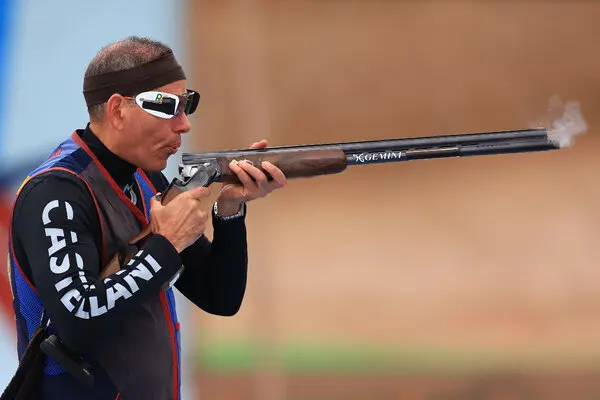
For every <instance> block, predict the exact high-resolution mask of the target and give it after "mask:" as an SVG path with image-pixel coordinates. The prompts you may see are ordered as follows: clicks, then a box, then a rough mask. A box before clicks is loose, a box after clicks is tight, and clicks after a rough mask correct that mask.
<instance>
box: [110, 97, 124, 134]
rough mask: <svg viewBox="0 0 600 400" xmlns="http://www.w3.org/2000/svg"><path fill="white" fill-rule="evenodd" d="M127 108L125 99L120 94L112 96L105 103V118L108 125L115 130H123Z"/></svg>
mask: <svg viewBox="0 0 600 400" xmlns="http://www.w3.org/2000/svg"><path fill="white" fill-rule="evenodd" d="M127 106H128V104H127V99H126V98H124V97H123V96H121V95H120V94H113V95H112V96H110V98H109V99H108V101H107V102H106V107H105V116H106V119H107V121H108V123H109V124H110V125H111V126H112V127H113V128H114V129H115V130H122V129H123V128H124V126H125V115H126V114H127V112H126V108H127Z"/></svg>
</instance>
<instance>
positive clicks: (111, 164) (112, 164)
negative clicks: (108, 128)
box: [80, 123, 137, 188]
mask: <svg viewBox="0 0 600 400" xmlns="http://www.w3.org/2000/svg"><path fill="white" fill-rule="evenodd" d="M80 136H81V139H82V140H83V141H84V142H85V144H87V146H88V147H89V148H90V150H91V151H92V152H93V153H94V155H95V156H96V157H97V158H98V160H99V161H100V163H101V164H102V166H104V168H106V170H107V171H108V173H109V174H110V175H111V177H112V178H113V179H114V180H115V182H116V183H117V185H119V187H121V188H123V187H124V186H125V185H127V184H129V183H131V181H132V180H133V179H134V176H133V174H134V173H135V171H136V170H137V167H136V166H135V165H133V164H131V163H129V162H127V161H125V160H123V159H122V158H121V157H119V156H117V155H116V154H115V153H113V152H112V151H110V150H109V149H108V148H107V147H106V146H105V145H104V143H102V141H101V140H100V139H99V138H98V136H96V134H95V133H94V132H92V130H91V129H90V124H89V123H88V124H87V126H86V127H85V129H84V130H83V132H81V134H80Z"/></svg>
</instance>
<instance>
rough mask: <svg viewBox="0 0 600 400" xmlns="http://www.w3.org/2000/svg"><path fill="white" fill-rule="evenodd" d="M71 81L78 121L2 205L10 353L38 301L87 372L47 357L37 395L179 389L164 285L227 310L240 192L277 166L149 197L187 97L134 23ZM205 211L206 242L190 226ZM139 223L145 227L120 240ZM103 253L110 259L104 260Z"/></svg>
mask: <svg viewBox="0 0 600 400" xmlns="http://www.w3.org/2000/svg"><path fill="white" fill-rule="evenodd" d="M83 87H84V90H83V93H84V97H85V100H86V105H87V107H88V111H89V114H90V123H89V124H88V125H87V126H86V128H85V129H80V130H76V131H75V132H73V134H72V135H71V136H70V137H69V138H68V139H67V140H65V141H64V142H63V143H61V144H60V145H59V146H58V147H57V148H56V149H55V150H54V151H53V152H52V154H51V155H50V157H49V158H48V159H47V160H46V161H45V162H44V163H43V164H42V165H41V166H40V167H39V168H38V169H36V170H35V171H32V173H31V174H30V175H29V176H28V178H27V179H26V180H25V182H24V183H23V185H22V186H21V188H20V189H19V191H18V196H17V199H16V202H15V205H14V210H13V217H12V225H11V234H10V265H9V268H10V277H11V285H12V290H13V296H14V310H15V315H16V325H17V333H18V354H19V357H22V355H23V353H24V350H25V348H26V346H27V344H28V342H29V340H31V337H32V335H33V332H34V331H35V329H36V328H37V327H38V326H40V321H41V320H42V312H43V313H44V314H43V316H44V319H43V321H44V322H46V321H47V319H49V321H50V325H49V331H50V332H51V333H55V334H56V336H57V337H58V338H59V339H60V340H61V342H62V343H63V344H64V345H65V346H66V347H67V348H68V349H70V350H72V351H74V352H76V353H77V354H80V355H81V356H83V357H84V358H85V360H86V361H87V362H88V363H89V364H90V365H91V367H92V373H93V375H94V379H95V383H94V387H92V388H88V387H86V386H85V385H82V384H81V383H80V382H79V381H78V380H77V379H76V378H74V377H73V376H72V375H71V374H69V373H67V372H65V368H64V365H61V364H59V363H58V362H57V361H56V360H53V359H51V358H49V359H48V360H47V363H46V365H45V369H44V376H43V380H42V385H41V392H42V393H41V395H40V397H39V398H41V399H61V400H67V399H89V400H92V399H103V400H104V399H116V398H118V399H120V400H129V399H148V400H149V399H161V400H165V399H179V397H180V392H179V387H180V371H179V367H180V349H179V323H178V322H177V315H176V311H175V299H174V296H173V291H172V290H173V289H172V285H174V286H175V288H177V289H178V290H179V291H180V292H181V293H182V294H183V295H184V296H185V297H187V299H189V300H190V301H191V302H193V303H194V304H195V305H196V306H198V307H199V308H201V309H202V310H204V311H206V312H208V313H211V314H215V315H222V316H232V315H234V314H236V313H237V311H238V310H239V308H240V305H241V303H242V299H243V297H244V292H245V287H246V272H247V247H246V245H247V242H246V228H245V212H246V203H247V202H249V201H252V200H254V199H257V198H262V197H264V196H266V195H267V194H269V193H270V192H272V191H273V190H275V189H278V188H281V187H283V186H284V185H285V183H286V178H285V176H284V174H283V173H282V172H281V171H280V170H279V169H278V168H276V167H275V166H274V165H272V164H269V163H264V164H263V165H262V167H263V168H264V170H266V171H267V172H269V174H270V175H271V176H272V177H273V179H272V180H267V178H266V176H265V174H264V173H263V172H262V171H261V170H260V169H259V168H257V167H256V166H253V165H251V164H249V163H245V162H243V161H241V160H240V161H239V162H232V164H231V165H230V168H231V170H232V171H233V172H234V173H235V174H236V175H237V176H238V178H239V180H240V182H241V183H240V184H228V185H224V186H223V187H222V188H221V190H220V192H219V195H218V197H217V200H216V202H215V204H214V207H211V205H208V204H205V202H203V200H202V199H203V198H205V197H207V196H208V194H209V190H208V188H197V189H193V190H189V191H187V192H184V193H182V194H180V195H179V196H177V197H176V198H174V199H173V200H171V201H170V202H168V203H167V204H166V205H164V204H161V202H160V201H159V200H158V199H157V197H156V196H155V195H156V194H157V193H162V192H163V191H164V190H165V189H166V188H167V185H168V181H167V179H166V178H165V176H164V175H163V174H162V173H161V172H160V171H161V170H163V169H164V168H165V167H166V165H167V159H168V158H169V157H170V156H171V155H173V154H174V153H175V152H176V151H177V150H178V149H179V147H180V145H181V135H183V134H184V133H186V132H188V131H189V130H190V122H189V120H188V117H187V114H188V113H192V112H194V110H195V108H196V106H197V104H198V99H199V96H198V94H197V93H195V92H193V91H190V90H188V89H187V88H186V78H185V74H184V72H183V69H182V68H181V66H180V65H179V64H178V63H177V61H176V59H175V57H174V56H173V53H172V51H171V49H169V48H168V47H167V46H165V45H164V44H161V43H159V42H156V41H152V40H149V39H145V38H139V37H129V38H126V39H124V40H121V41H119V42H117V43H114V44H111V45H108V46H107V47H105V48H103V49H102V50H101V51H100V52H99V53H98V54H97V55H96V57H94V59H93V60H92V61H91V62H90V64H89V66H88V68H87V71H86V73H85V77H84V83H83ZM266 145H267V143H266V141H261V142H257V143H255V144H253V145H252V147H255V148H261V147H265V146H266ZM209 213H210V214H211V218H212V222H213V228H214V233H213V241H212V243H211V242H209V240H208V239H207V238H206V236H204V230H205V226H206V223H207V220H208V216H209ZM147 226H150V227H151V230H152V235H151V236H150V237H149V238H148V239H147V240H145V241H143V242H139V243H137V245H131V244H130V239H131V238H133V237H134V236H136V235H137V234H138V233H139V232H140V231H142V230H143V229H144V228H146V227H147ZM126 254H130V255H131V254H133V255H134V256H133V258H131V259H129V258H126V257H124V256H125V255H126ZM121 256H123V257H121ZM113 259H118V260H121V264H120V265H119V267H118V268H116V269H115V270H114V271H113V270H110V269H108V268H107V265H108V264H109V263H110V260H113ZM182 266H183V267H184V269H183V270H181V268H182ZM115 271H116V272H115ZM173 282H174V283H173ZM46 317H47V318H46Z"/></svg>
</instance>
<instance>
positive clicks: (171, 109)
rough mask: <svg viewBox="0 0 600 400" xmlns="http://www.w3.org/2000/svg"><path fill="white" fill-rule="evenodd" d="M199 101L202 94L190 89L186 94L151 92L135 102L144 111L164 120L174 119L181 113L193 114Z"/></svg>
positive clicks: (136, 98) (142, 95)
mask: <svg viewBox="0 0 600 400" xmlns="http://www.w3.org/2000/svg"><path fill="white" fill-rule="evenodd" d="M199 101H200V94H199V93H196V92H194V91H193V90H189V89H188V90H187V92H186V93H184V94H173V93H165V92H155V91H151V92H142V93H140V94H138V95H137V96H135V102H136V103H137V105H138V106H140V108H141V109H142V110H144V111H146V112H147V113H148V114H151V115H154V116H155V117H158V118H164V119H170V118H173V117H175V116H177V115H179V114H181V113H185V114H187V115H189V114H193V113H194V111H196V107H198V102H199Z"/></svg>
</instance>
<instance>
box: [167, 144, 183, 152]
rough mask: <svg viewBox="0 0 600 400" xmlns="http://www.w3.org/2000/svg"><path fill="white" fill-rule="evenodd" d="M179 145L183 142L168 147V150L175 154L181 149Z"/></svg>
mask: <svg viewBox="0 0 600 400" xmlns="http://www.w3.org/2000/svg"><path fill="white" fill-rule="evenodd" d="M179 147H181V143H176V144H173V145H171V146H169V147H167V151H168V152H169V153H171V154H175V153H177V151H179Z"/></svg>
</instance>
